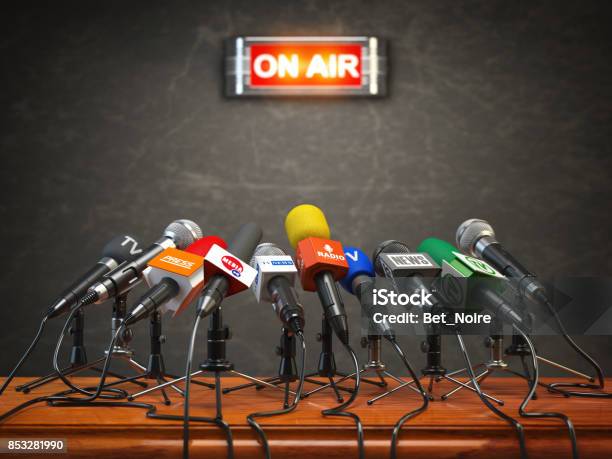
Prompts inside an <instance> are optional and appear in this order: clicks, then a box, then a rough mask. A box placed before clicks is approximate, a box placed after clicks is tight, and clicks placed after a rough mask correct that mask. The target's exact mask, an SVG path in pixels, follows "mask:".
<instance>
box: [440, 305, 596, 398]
mask: <svg viewBox="0 0 612 459" xmlns="http://www.w3.org/2000/svg"><path fill="white" fill-rule="evenodd" d="M521 305H522V303H521ZM521 309H522V310H523V314H522V315H523V317H525V318H526V320H527V322H528V325H531V323H532V322H533V315H532V314H530V313H528V312H526V311H525V308H524V307H522V308H521ZM528 328H531V327H530V326H529V327H528ZM491 329H492V332H491V335H490V336H489V337H488V338H487V339H486V340H485V346H487V347H488V348H489V349H490V358H489V361H487V362H485V363H480V364H478V365H476V366H474V367H473V370H476V369H479V368H482V367H486V368H485V370H484V371H483V372H482V373H480V374H479V375H477V376H476V381H478V382H479V383H481V382H482V381H483V380H484V379H486V378H487V377H488V376H489V375H490V374H491V373H492V372H494V371H495V370H502V371H505V372H507V373H510V374H512V375H514V376H518V377H520V378H522V379H525V380H526V381H527V384H528V385H530V384H531V382H532V379H533V378H532V375H531V374H530V371H529V367H528V365H527V362H526V360H525V358H526V357H529V356H531V350H530V347H529V345H528V343H527V341H526V340H525V338H524V337H523V336H521V335H520V334H518V333H517V332H516V331H515V330H514V329H513V332H512V342H511V344H510V345H509V346H508V347H507V348H506V350H505V355H506V356H513V357H519V358H520V360H521V366H522V367H523V372H524V373H520V372H518V371H515V370H513V369H511V368H510V367H509V365H508V363H507V362H505V361H504V346H503V343H504V337H503V335H502V334H501V333H502V324H501V323H499V322H498V321H497V319H495V320H493V321H492V323H491ZM535 357H536V358H537V359H538V361H540V362H542V363H546V364H547V365H550V366H552V367H555V368H558V369H561V370H564V371H566V372H568V373H571V374H573V375H575V376H579V377H582V378H585V379H587V380H588V381H590V382H594V381H595V379H594V378H593V377H592V376H589V375H586V374H584V373H581V372H579V371H577V370H574V369H572V368H569V367H566V366H564V365H561V364H560V363H557V362H554V361H552V360H549V359H546V358H544V357H541V356H539V355H537V354H536V355H535ZM466 370H467V369H466V368H462V369H460V370H457V371H454V372H452V373H451V374H460V373H464V372H465V371H466ZM471 384H472V382H471V381H468V382H467V384H461V385H460V386H459V387H456V388H455V389H453V390H451V391H450V392H448V393H446V394H444V395H443V396H442V400H446V399H447V398H449V397H450V396H451V395H453V394H454V393H456V392H458V391H460V390H461V389H463V388H467V389H471V390H473V388H472V387H471ZM538 384H539V385H540V386H542V387H546V388H549V386H548V385H546V384H544V383H540V382H538ZM553 391H554V390H553ZM532 399H533V400H536V399H537V394H536V393H535V392H534V394H533V397H532Z"/></svg>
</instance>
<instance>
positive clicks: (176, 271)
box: [125, 236, 226, 325]
mask: <svg viewBox="0 0 612 459" xmlns="http://www.w3.org/2000/svg"><path fill="white" fill-rule="evenodd" d="M214 244H217V245H220V246H225V245H226V244H225V241H224V240H223V239H221V238H220V237H217V236H205V237H203V238H201V239H198V240H197V241H195V242H194V243H193V244H191V245H190V246H189V247H187V248H186V249H185V250H184V251H183V250H178V249H173V248H167V249H166V250H164V251H163V252H162V253H160V254H159V255H157V256H156V257H155V258H153V259H152V260H151V261H149V263H148V267H147V269H145V270H144V271H143V272H142V276H143V277H144V279H145V282H146V283H147V284H148V285H149V286H150V287H151V288H150V289H149V290H148V291H147V292H146V293H145V294H144V295H143V296H142V297H141V298H140V300H139V302H138V304H137V305H136V306H134V307H133V308H132V309H131V311H130V312H129V314H128V315H127V317H126V318H125V322H126V323H127V325H132V324H134V323H136V322H138V321H139V320H141V319H143V318H145V317H147V316H149V315H150V314H151V313H152V312H153V311H155V310H157V309H159V308H160V307H162V306H163V310H162V311H161V312H166V311H173V312H174V314H173V317H175V316H176V315H177V314H178V313H180V312H181V311H182V310H183V309H184V308H186V307H187V306H188V305H189V304H190V303H191V302H192V301H193V299H194V298H195V297H196V296H197V295H198V293H199V292H200V291H201V289H202V286H203V285H204V280H205V277H204V268H203V266H204V256H205V255H206V254H207V253H208V251H209V250H210V249H211V247H212V246H213V245H214Z"/></svg>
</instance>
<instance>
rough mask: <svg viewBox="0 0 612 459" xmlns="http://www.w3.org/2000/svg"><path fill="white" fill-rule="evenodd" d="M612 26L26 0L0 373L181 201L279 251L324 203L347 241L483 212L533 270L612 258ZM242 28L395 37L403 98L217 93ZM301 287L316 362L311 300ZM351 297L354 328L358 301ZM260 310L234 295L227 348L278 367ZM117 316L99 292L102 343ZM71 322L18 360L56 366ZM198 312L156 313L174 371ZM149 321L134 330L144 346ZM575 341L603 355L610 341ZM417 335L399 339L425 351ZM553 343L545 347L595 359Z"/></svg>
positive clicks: (404, 7)
mask: <svg viewBox="0 0 612 459" xmlns="http://www.w3.org/2000/svg"><path fill="white" fill-rule="evenodd" d="M609 20H610V17H609V15H608V14H607V12H606V11H604V9H603V2H602V3H601V4H596V3H588V2H568V4H564V3H562V2H525V3H523V2H521V3H519V2H491V1H469V2H455V1H452V2H431V1H403V0H398V1H388V2H368V1H363V2H349V1H334V2H329V1H309V2H303V3H298V2H283V1H278V2H273V1H222V2H221V1H218V2H212V1H210V2H199V3H197V4H192V5H189V6H188V5H187V4H185V3H181V4H180V5H179V4H176V5H173V4H172V3H169V2H157V3H154V2H146V3H142V4H138V3H135V2H99V3H97V4H92V3H87V4H85V3H75V4H74V5H72V6H59V5H58V4H57V3H56V2H54V4H53V7H52V8H51V7H44V8H42V7H41V8H32V9H29V10H21V11H16V12H14V13H13V14H12V15H11V20H10V24H5V26H4V27H3V31H2V39H1V40H0V49H1V51H2V52H1V56H2V75H1V77H0V78H1V80H0V102H1V106H2V114H1V115H0V116H2V124H1V128H0V129H1V130H2V131H1V135H0V151H1V154H2V168H1V170H0V184H1V185H0V186H1V187H2V188H1V190H2V201H1V208H0V217H1V218H2V221H3V225H2V227H1V230H0V231H1V234H2V240H3V241H4V247H3V250H2V266H3V268H2V272H1V273H0V295H1V297H2V298H3V307H2V308H1V310H0V317H1V319H2V325H3V331H2V334H1V335H0V336H1V338H0V342H1V348H2V349H3V351H2V353H1V354H0V373H6V372H7V371H8V369H9V368H10V367H11V366H12V365H13V364H14V363H15V361H16V359H17V358H18V356H19V354H20V353H21V352H22V350H23V349H24V348H25V347H26V345H27V343H28V342H29V340H30V339H31V337H32V335H33V333H34V330H35V327H36V324H37V321H38V320H39V317H40V316H41V314H42V311H44V310H45V308H46V307H47V305H48V304H49V302H50V301H51V300H52V299H53V298H54V295H56V294H57V292H58V291H59V290H61V289H62V288H63V286H65V285H66V284H67V283H68V282H69V281H71V279H73V278H74V277H75V276H76V275H77V274H79V273H80V272H81V271H82V270H84V269H85V268H86V267H88V266H89V265H91V263H93V262H94V261H95V260H97V259H98V258H99V254H100V250H101V247H102V246H103V245H104V244H105V243H106V242H107V240H109V239H110V238H111V237H112V236H114V235H116V234H118V233H121V232H125V231H127V232H133V233H135V234H137V235H140V237H141V238H142V240H143V241H147V242H148V241H151V240H153V239H155V238H157V237H158V236H159V234H160V232H161V230H162V229H163V228H164V227H165V225H166V224H167V223H168V222H170V221H171V220H173V219H175V218H182V217H186V218H192V219H195V220H196V221H198V222H199V223H200V224H201V225H202V227H203V228H204V231H205V233H208V234H219V235H221V236H224V237H226V238H229V237H231V234H232V232H233V231H234V230H235V229H236V228H237V227H238V226H239V225H240V224H241V223H243V222H246V221H249V220H255V221H257V222H259V223H260V224H261V225H262V226H263V228H264V232H265V240H268V241H273V242H277V243H280V244H282V245H284V246H285V247H287V245H288V244H287V242H286V237H285V235H284V230H283V219H284V215H285V214H286V212H287V211H288V210H289V209H290V208H291V207H293V206H294V205H295V204H299V203H303V202H310V203H314V204H318V205H320V206H321V207H322V208H323V209H324V210H325V211H326V212H327V215H328V220H329V222H330V224H331V225H332V229H333V233H334V236H335V237H336V238H338V239H341V240H342V241H344V242H345V243H347V244H353V245H358V246H361V247H363V248H364V249H365V250H366V251H368V252H370V251H371V250H372V249H373V248H374V247H375V246H376V244H377V243H378V242H380V241H382V240H384V239H389V238H397V239H402V240H404V241H406V242H407V243H409V244H411V245H413V246H416V245H417V244H418V243H419V241H420V240H421V239H422V238H424V237H426V236H430V235H436V236H439V237H443V238H446V239H450V238H452V235H453V234H454V230H455V228H456V227H457V225H458V224H459V223H460V222H461V221H463V220H464V219H465V218H468V217H475V216H478V217H482V218H486V219H488V220H490V221H491V222H492V223H493V224H494V226H495V227H496V228H497V229H498V233H499V236H500V237H501V238H502V239H503V240H504V241H505V243H506V245H507V246H509V247H511V248H512V249H513V251H514V252H515V253H516V254H517V256H519V257H520V258H521V259H523V260H524V262H525V264H526V265H527V266H529V267H531V268H532V269H533V270H534V271H535V272H537V273H539V274H541V275H543V276H552V275H555V274H600V273H605V274H608V275H609V274H610V272H611V271H612V256H611V255H612V249H611V248H610V244H609V235H610V229H611V227H612V224H611V223H612V217H611V215H610V202H611V198H612V181H611V180H610V179H611V172H612V155H611V154H612V148H611V142H610V122H611V121H612V106H611V96H612V79H611V78H610V75H612V60H610V55H611V51H612V49H611V48H612V46H611V43H612V41H611V40H610V33H609V32H610V27H609ZM234 34H262V35H265V34H268V35H281V34H312V35H314V34H324V35H335V34H373V35H381V36H383V37H385V38H387V39H389V42H390V48H391V65H392V71H391V84H390V91H391V94H390V96H389V97H388V98H386V99H383V100H354V99H342V100H320V99H318V100H225V99H224V98H223V97H222V95H221V87H222V73H221V62H222V54H221V50H222V40H223V39H224V38H226V37H228V36H231V35H234ZM303 298H304V300H305V303H306V307H307V321H308V336H309V340H310V344H311V347H310V359H309V360H310V365H311V366H312V367H313V366H314V365H315V362H316V359H317V356H318V347H317V345H316V343H315V342H314V339H313V337H314V334H315V332H316V330H317V329H318V326H319V316H320V306H319V305H318V304H317V301H316V297H315V296H314V295H312V294H304V295H303ZM346 302H347V303H348V305H347V308H348V312H349V314H350V315H351V321H352V324H353V325H352V326H353V329H354V330H355V333H354V338H353V341H354V342H355V345H357V343H358V341H359V337H358V336H357V335H358V333H357V327H358V323H359V320H358V311H359V309H358V307H357V304H356V302H355V301H354V299H353V298H348V297H347V298H346ZM269 309H270V308H269V307H268V306H264V305H256V304H255V303H254V302H253V300H252V299H251V297H250V296H249V295H246V294H245V295H240V296H236V297H233V298H230V299H228V300H227V301H226V308H225V310H226V318H227V321H228V322H229V323H230V324H231V325H233V327H234V339H233V340H232V341H231V342H230V344H229V356H230V357H231V358H233V359H234V361H235V362H236V364H237V367H238V368H240V369H242V370H244V371H247V372H251V373H255V374H265V373H271V372H273V371H275V369H276V365H277V358H276V356H275V355H274V354H273V352H272V351H273V347H274V346H275V345H276V344H277V334H278V330H279V326H278V323H277V321H276V319H275V318H274V317H273V315H272V313H271V312H270V310H269ZM109 320H110V305H102V306H95V307H91V308H90V309H89V311H88V313H87V324H88V327H87V333H86V339H87V345H88V351H89V354H90V357H93V356H95V355H97V354H98V353H99V352H100V351H101V349H102V348H103V346H104V345H105V343H106V342H107V339H108V336H109V330H108V326H109ZM60 322H61V320H60V321H57V320H56V321H54V322H53V323H52V324H50V325H49V327H48V330H47V332H46V334H45V336H44V338H43V340H42V342H41V344H40V346H39V349H38V350H37V351H36V353H35V355H34V356H33V358H32V359H31V360H30V362H29V363H28V364H27V365H26V367H25V368H24V372H23V373H24V374H40V373H43V372H45V371H46V370H47V369H48V368H49V358H50V349H51V347H52V345H53V343H54V342H55V340H56V336H57V333H58V331H59V328H60V326H61V323H60ZM191 323H192V314H191V313H189V312H188V313H186V314H183V315H182V316H180V317H179V318H177V319H175V320H167V321H166V322H165V325H164V326H165V331H166V334H167V335H168V343H167V345H166V347H165V354H166V358H167V361H168V366H169V367H170V368H171V369H172V370H174V371H180V369H181V368H182V367H183V361H184V351H185V347H186V344H187V338H188V337H187V333H188V330H189V328H190V326H191ZM147 333H148V330H147V325H146V324H141V325H139V326H138V327H137V329H136V335H137V336H136V339H135V347H136V349H137V351H138V355H139V357H140V359H142V360H144V359H145V358H146V355H147V344H148V342H147ZM200 336H201V338H202V339H201V340H200V342H201V343H202V345H201V349H200V351H199V355H198V357H201V356H203V355H204V337H205V332H204V330H202V332H201V335H200ZM448 341H449V345H448V346H447V350H448V352H447V353H446V356H445V360H446V363H447V366H448V367H450V368H452V367H455V366H457V365H459V363H460V359H459V356H458V353H457V350H456V348H455V346H453V345H451V344H454V343H450V340H448ZM579 341H580V343H582V344H584V346H585V348H586V349H587V350H588V351H590V352H592V353H593V355H594V356H596V357H598V358H599V359H600V360H601V361H602V362H604V364H605V368H607V369H608V370H612V358H611V357H610V355H611V354H612V353H611V351H612V343H611V341H610V339H608V338H590V339H585V338H581V339H579ZM417 342H418V339H417V338H413V339H404V340H403V343H404V345H405V346H406V349H407V350H408V352H409V355H410V357H411V360H412V361H413V362H414V363H415V364H416V365H417V366H418V367H419V368H420V367H421V366H422V362H423V359H422V355H421V354H420V352H419V351H418V347H417ZM560 343H561V341H560V340H559V339H558V338H546V339H541V340H539V341H538V344H539V349H540V350H541V351H542V353H543V354H545V355H547V356H550V357H554V358H558V359H560V360H563V361H565V362H568V363H570V364H572V365H575V366H577V367H580V368H584V366H583V365H582V364H581V363H579V362H578V360H577V358H576V357H575V356H574V355H573V354H571V353H570V352H569V351H568V350H567V348H566V347H565V346H564V345H561V344H560ZM477 344H478V343H476V342H474V343H473V346H472V347H473V348H474V353H475V354H477V355H484V351H483V349H482V347H481V346H480V345H477ZM390 354H391V353H390V352H387V355H388V356H389V360H390V361H391V362H392V366H393V367H394V368H396V369H398V368H399V367H398V365H397V362H396V361H395V359H394V358H393V357H392V356H391V355H390ZM360 355H361V356H362V357H363V358H364V357H365V355H364V353H363V352H362V353H361V354H360ZM338 360H339V362H341V364H342V365H343V366H346V364H347V363H348V362H347V360H346V359H345V358H343V357H341V356H340V354H339V355H338ZM398 372H399V370H398Z"/></svg>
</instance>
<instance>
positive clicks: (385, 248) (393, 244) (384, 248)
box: [372, 239, 410, 276]
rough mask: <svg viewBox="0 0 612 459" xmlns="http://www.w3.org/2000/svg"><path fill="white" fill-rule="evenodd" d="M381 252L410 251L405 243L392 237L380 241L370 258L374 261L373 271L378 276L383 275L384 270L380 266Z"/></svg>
mask: <svg viewBox="0 0 612 459" xmlns="http://www.w3.org/2000/svg"><path fill="white" fill-rule="evenodd" d="M382 253H410V248H408V246H407V245H406V244H404V243H403V242H400V241H395V240H393V239H391V240H388V241H384V242H381V243H380V244H379V245H378V247H376V249H375V250H374V253H373V254H372V260H373V261H374V271H376V274H378V275H379V276H384V275H385V270H384V268H383V267H382V262H381V260H380V255H381V254H382Z"/></svg>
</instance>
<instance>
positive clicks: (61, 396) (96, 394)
mask: <svg viewBox="0 0 612 459" xmlns="http://www.w3.org/2000/svg"><path fill="white" fill-rule="evenodd" d="M79 307H81V304H79V305H78V306H76V307H75V308H74V309H73V311H72V312H71V316H72V315H73V313H74V312H75V311H76V310H77V309H78V308H79ZM68 323H69V321H66V324H68ZM66 324H65V325H64V328H63V330H62V333H61V335H60V339H59V340H58V343H57V345H56V349H55V352H56V353H57V352H58V351H59V348H60V347H61V344H62V340H63V336H64V335H65V334H66V329H67V328H68V327H67V326H66ZM122 331H123V324H122V325H121V326H119V328H118V329H117V332H116V333H115V334H114V335H113V338H112V339H111V342H110V345H109V352H108V354H107V356H106V359H105V361H104V366H103V368H102V373H101V375H100V382H99V383H98V386H97V387H96V390H95V392H89V391H86V390H84V389H80V388H79V389H78V391H79V392H81V393H87V394H90V395H88V396H86V397H78V398H74V397H67V396H66V395H67V394H70V393H73V392H74V391H75V390H74V389H72V390H69V391H65V392H60V393H59V394H54V395H47V396H42V397H36V398H33V399H31V400H28V401H26V402H24V403H22V404H20V405H17V406H16V407H14V408H12V409H11V410H9V411H7V412H6V413H3V414H2V415H0V422H2V421H4V420H5V419H7V418H8V417H10V416H12V415H13V414H16V413H17V412H19V411H21V410H23V409H25V408H27V407H29V406H32V405H34V404H36V403H41V402H54V401H60V402H63V401H65V402H76V403H83V402H90V401H92V400H94V399H96V398H98V397H99V396H101V393H102V391H104V390H105V389H103V387H104V382H105V380H106V375H107V372H108V368H109V366H110V362H111V358H112V352H111V350H112V349H113V347H114V346H115V343H116V341H117V337H118V336H119V333H120V332H122ZM106 391H109V392H113V393H114V394H118V393H119V389H106ZM102 397H104V398H118V397H117V395H114V396H113V395H102Z"/></svg>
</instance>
